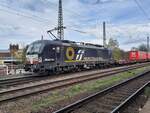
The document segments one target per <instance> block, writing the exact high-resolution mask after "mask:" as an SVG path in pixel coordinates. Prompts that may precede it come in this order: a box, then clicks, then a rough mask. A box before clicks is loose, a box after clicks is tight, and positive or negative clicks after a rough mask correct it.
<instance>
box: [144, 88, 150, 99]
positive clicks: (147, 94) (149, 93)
mask: <svg viewBox="0 0 150 113" xmlns="http://www.w3.org/2000/svg"><path fill="white" fill-rule="evenodd" d="M144 94H145V95H146V96H147V97H149V96H150V87H146V89H145V91H144Z"/></svg>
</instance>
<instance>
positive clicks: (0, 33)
mask: <svg viewBox="0 0 150 113" xmlns="http://www.w3.org/2000/svg"><path fill="white" fill-rule="evenodd" d="M62 1H63V12H64V14H63V15H64V25H65V26H66V27H67V29H66V30H65V39H69V40H74V41H78V42H79V41H83V42H91V43H97V44H102V22H103V21H106V26H107V28H106V29H107V41H108V40H109V38H114V39H117V40H118V41H119V44H120V47H121V48H122V49H124V50H130V48H131V47H133V46H135V47H136V46H138V45H139V44H141V43H146V36H147V35H148V34H149V31H150V22H149V21H150V19H149V18H150V14H149V12H150V7H149V4H150V0H62ZM135 1H137V2H138V4H139V6H138V4H137V3H136V2H135ZM57 7H58V0H0V42H1V43H0V49H7V48H8V45H9V44H10V43H12V44H17V43H19V44H20V45H26V44H29V43H31V42H32V41H35V40H38V39H41V35H43V36H44V39H51V37H49V35H47V33H46V31H47V30H49V29H52V28H54V27H55V26H57V15H58V13H57V11H58V8H57ZM143 9H144V11H143ZM74 30H80V31H84V32H86V33H79V32H76V31H74Z"/></svg>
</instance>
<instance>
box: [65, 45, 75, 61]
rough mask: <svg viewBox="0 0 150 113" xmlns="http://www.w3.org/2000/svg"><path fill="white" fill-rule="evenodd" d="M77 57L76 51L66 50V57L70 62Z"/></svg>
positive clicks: (69, 48)
mask: <svg viewBox="0 0 150 113" xmlns="http://www.w3.org/2000/svg"><path fill="white" fill-rule="evenodd" d="M74 56H75V51H74V49H73V48H72V47H68V48H67V50H66V57H67V59H68V60H73V58H74Z"/></svg>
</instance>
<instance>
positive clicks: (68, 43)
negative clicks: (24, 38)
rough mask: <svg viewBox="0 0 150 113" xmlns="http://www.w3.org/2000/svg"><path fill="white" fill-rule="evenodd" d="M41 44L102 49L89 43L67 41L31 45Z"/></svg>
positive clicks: (44, 41) (50, 41)
mask: <svg viewBox="0 0 150 113" xmlns="http://www.w3.org/2000/svg"><path fill="white" fill-rule="evenodd" d="M40 42H41V43H43V44H51V45H64V46H75V47H88V48H97V49H100V48H101V49H104V47H103V46H102V45H98V44H91V43H83V42H74V41H69V40H37V41H35V42H33V43H40Z"/></svg>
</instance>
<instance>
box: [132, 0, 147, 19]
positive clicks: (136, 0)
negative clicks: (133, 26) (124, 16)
mask: <svg viewBox="0 0 150 113" xmlns="http://www.w3.org/2000/svg"><path fill="white" fill-rule="evenodd" d="M134 2H135V3H136V4H137V6H138V8H139V9H140V10H141V11H142V13H143V14H144V16H145V17H146V18H147V19H148V20H150V17H149V16H148V14H147V13H146V11H145V9H144V8H143V7H142V6H141V4H140V2H139V1H138V0H134Z"/></svg>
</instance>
